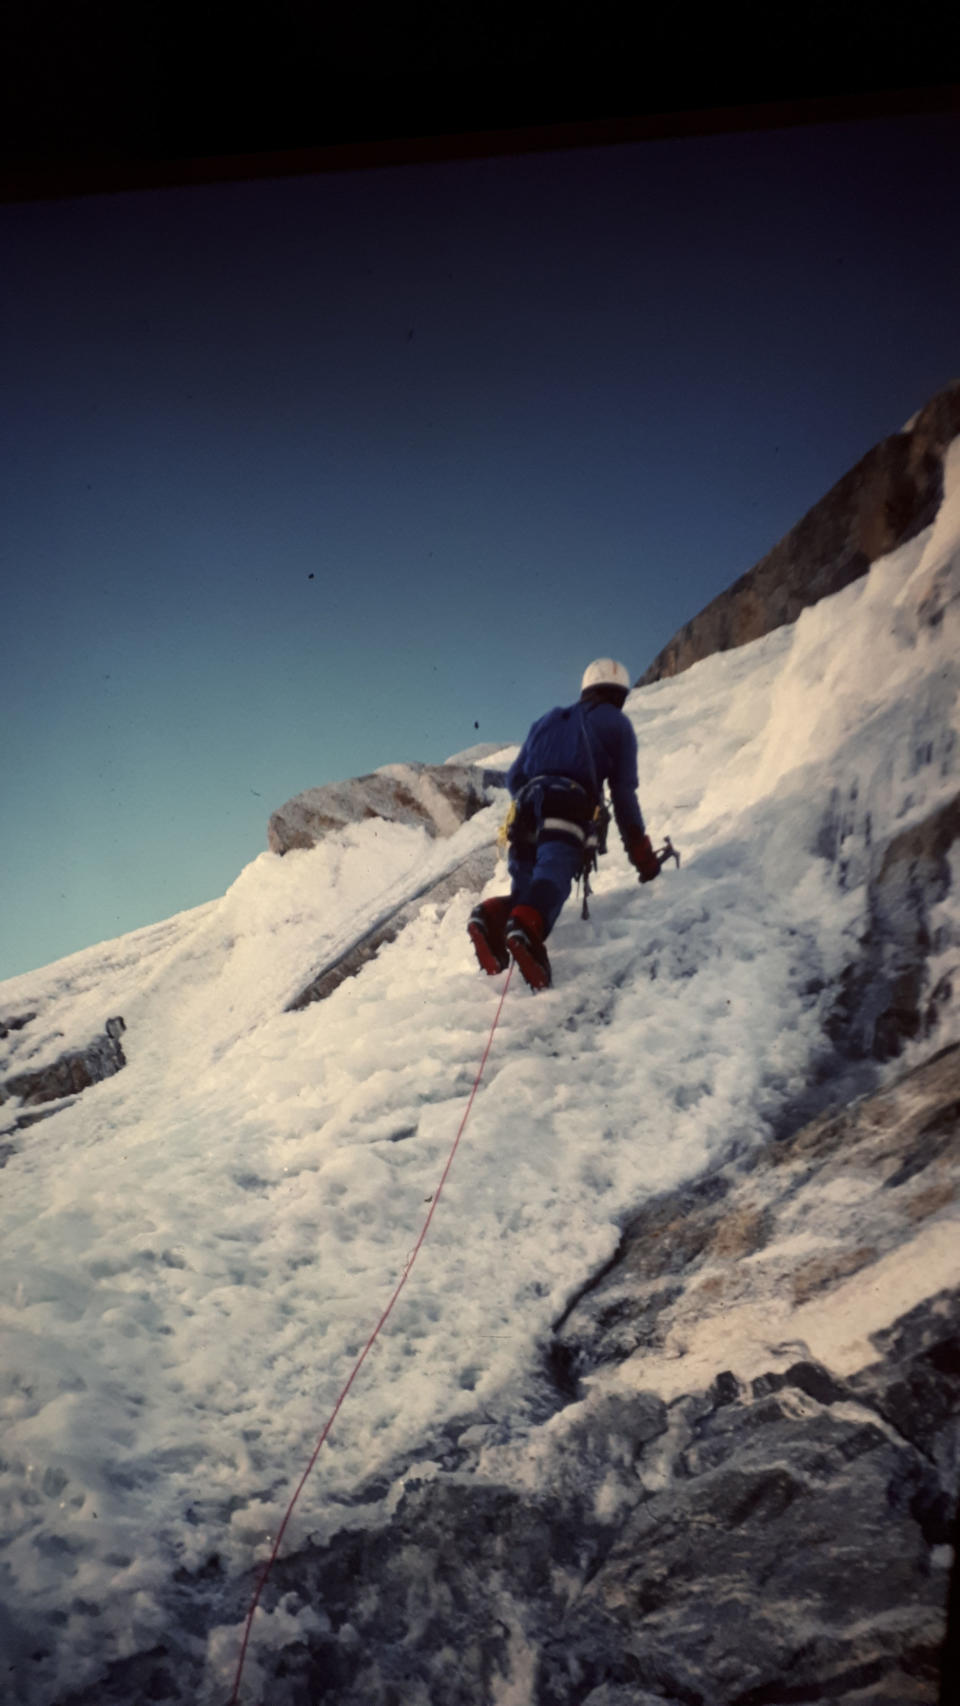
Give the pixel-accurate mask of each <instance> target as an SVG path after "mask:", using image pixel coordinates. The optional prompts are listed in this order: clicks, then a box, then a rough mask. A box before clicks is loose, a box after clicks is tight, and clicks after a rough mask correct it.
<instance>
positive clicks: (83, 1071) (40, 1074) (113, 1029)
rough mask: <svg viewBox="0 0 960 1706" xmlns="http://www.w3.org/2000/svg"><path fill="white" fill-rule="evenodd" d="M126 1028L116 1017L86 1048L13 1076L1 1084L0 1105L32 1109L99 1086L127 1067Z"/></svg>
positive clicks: (74, 1050) (109, 1021)
mask: <svg viewBox="0 0 960 1706" xmlns="http://www.w3.org/2000/svg"><path fill="white" fill-rule="evenodd" d="M24 1023H26V1021H24ZM9 1028H11V1029H12V1028H19V1027H13V1026H11V1027H9ZM126 1028H127V1027H126V1025H125V1024H124V1022H123V1019H122V1018H120V1017H119V1016H117V1017H116V1018H113V1019H108V1020H107V1024H106V1030H105V1031H104V1032H103V1034H102V1035H101V1036H99V1037H94V1039H93V1041H92V1042H90V1043H87V1045H86V1047H85V1048H82V1049H72V1050H70V1052H69V1053H67V1054H62V1055H60V1056H59V1058H58V1059H57V1060H54V1061H52V1062H50V1063H49V1064H48V1065H46V1066H38V1067H33V1068H30V1069H28V1070H27V1071H23V1072H17V1073H14V1074H13V1076H12V1077H10V1078H7V1079H5V1080H4V1082H3V1083H2V1084H0V1102H6V1101H9V1100H10V1099H11V1098H17V1099H19V1100H20V1101H21V1102H22V1104H23V1106H24V1107H27V1108H32V1107H36V1106H37V1104H38V1103H41V1102H55V1101H59V1100H60V1099H61V1098H62V1097H64V1096H70V1095H73V1094H76V1092H77V1091H80V1090H86V1089H88V1088H89V1086H90V1085H91V1084H99V1083H100V1082H101V1080H102V1079H104V1078H112V1077H113V1075H114V1073H116V1072H119V1071H120V1070H121V1068H122V1067H124V1066H126V1064H127V1059H126V1055H125V1054H124V1052H123V1045H122V1043H121V1042H120V1037H121V1035H122V1033H123V1032H124V1031H125V1030H126ZM24 1123H26V1122H24Z"/></svg>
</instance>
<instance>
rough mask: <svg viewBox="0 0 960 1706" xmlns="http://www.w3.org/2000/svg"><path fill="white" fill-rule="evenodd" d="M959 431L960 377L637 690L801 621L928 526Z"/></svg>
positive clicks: (862, 464)
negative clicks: (949, 450) (814, 606)
mask: <svg viewBox="0 0 960 1706" xmlns="http://www.w3.org/2000/svg"><path fill="white" fill-rule="evenodd" d="M958 433H960V382H957V383H955V384H953V385H950V386H948V387H947V389H946V390H944V391H941V392H939V393H938V395H937V396H936V397H934V398H932V399H931V401H930V402H929V403H928V404H927V405H926V407H925V408H923V409H921V410H920V412H919V414H917V415H916V416H915V417H914V419H913V420H912V421H911V422H910V423H909V425H908V426H907V427H905V428H904V430H903V431H902V432H898V433H894V434H893V435H892V436H891V437H890V438H885V439H883V440H882V442H881V443H880V444H877V445H875V446H874V448H873V449H872V450H870V451H868V452H867V454H866V456H864V457H862V458H861V460H860V461H859V462H858V463H857V464H856V466H855V467H854V468H852V469H851V470H850V472H849V473H847V474H845V475H844V476H843V478H842V479H841V480H838V482H837V484H836V485H835V486H833V487H832V488H831V490H830V491H829V492H828V493H827V494H826V496H825V497H823V498H821V499H820V502H819V503H817V504H815V505H814V506H813V508H812V509H811V510H809V511H808V512H807V514H806V515H805V516H804V517H803V518H802V520H800V521H798V522H797V524H796V526H795V527H792V528H791V529H790V532H789V533H788V534H787V535H786V537H785V538H784V539H782V540H781V541H780V543H779V544H778V545H775V546H774V548H773V550H772V551H769V552H768V553H767V555H766V556H765V557H762V558H761V560H760V562H759V563H757V564H755V565H754V567H753V568H752V569H749V570H748V571H747V573H746V574H744V575H741V577H740V579H739V580H737V581H735V582H734V583H733V585H732V586H731V587H729V588H728V589H727V591H726V592H723V593H721V594H720V595H719V597H717V598H715V599H713V600H712V601H711V603H710V604H708V605H707V606H706V608H705V609H704V610H702V611H701V612H700V614H699V615H698V616H695V617H694V618H693V619H692V621H690V622H687V623H686V624H685V626H684V627H683V628H681V629H680V631H679V632H678V633H677V634H675V635H674V637H673V639H672V640H670V642H669V643H668V644H667V645H666V646H665V647H664V649H663V651H662V652H660V653H659V655H658V656H657V657H656V658H654V660H653V662H652V663H651V664H650V666H649V668H648V669H647V670H646V671H645V672H644V674H643V675H642V676H641V677H640V680H639V681H638V683H637V686H640V687H645V686H647V685H648V684H649V683H650V682H653V681H659V680H661V678H662V677H664V676H668V675H679V674H680V673H681V671H682V670H685V669H689V668H690V665H691V664H694V663H698V662H699V661H700V659H701V658H705V657H710V656H711V655H712V654H713V653H714V652H724V651H729V650H730V649H731V648H732V647H734V646H743V645H746V644H747V642H748V641H750V640H756V639H759V638H760V636H761V635H762V634H768V633H769V632H770V631H771V629H773V628H779V627H782V626H783V624H784V623H787V622H795V621H796V619H797V617H798V616H799V614H800V612H801V610H804V609H805V608H806V607H807V606H808V605H810V604H816V603H817V602H818V601H819V600H820V599H821V598H826V597H827V596H828V595H829V594H830V593H834V592H839V591H840V590H841V589H842V588H843V587H845V586H848V585H849V584H850V582H851V581H854V580H857V579H858V578H859V577H860V576H861V575H865V574H866V573H867V570H868V569H869V568H870V565H871V563H874V562H876V560H877V558H878V557H882V556H885V555H886V554H887V553H888V552H890V551H893V550H896V548H897V547H898V546H899V545H902V544H904V543H905V542H906V540H908V539H912V538H913V537H914V535H915V534H917V533H920V532H922V530H923V529H924V528H925V527H928V526H929V525H930V523H931V522H932V521H933V518H934V516H935V515H936V512H937V509H938V508H939V505H940V502H941V499H942V496H943V461H944V455H945V453H946V449H947V446H948V445H949V443H950V441H951V440H952V439H953V438H955V437H956V436H957V434H958Z"/></svg>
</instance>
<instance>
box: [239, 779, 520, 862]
mask: <svg viewBox="0 0 960 1706" xmlns="http://www.w3.org/2000/svg"><path fill="white" fill-rule="evenodd" d="M503 786H504V777H503V774H502V772H501V771H498V770H485V769H482V768H481V767H479V766H477V765H473V764H390V765H387V766H386V767H385V768H384V769H383V770H377V771H374V772H373V773H372V774H371V775H369V776H358V777H356V778H355V779H354V780H352V781H349V782H330V783H328V784H327V785H326V786H324V787H322V788H308V789H307V790H306V792H305V793H303V794H297V795H296V796H295V798H294V799H292V800H288V801H287V803H286V805H283V806H281V807H280V808H279V810H278V811H275V812H274V813H273V816H272V817H271V819H270V823H269V826H268V830H267V843H268V846H269V847H270V850H271V852H273V853H287V852H289V851H290V849H291V848H294V847H315V846H316V844H317V842H318V841H322V840H323V838H324V836H326V835H330V834H331V833H332V832H333V831H335V830H338V829H343V828H345V827H346V825H347V824H350V823H359V822H361V821H362V820H363V819H364V818H371V817H380V818H385V819H386V820H387V821H388V822H390V823H403V824H410V825H412V826H413V827H415V828H423V829H426V830H427V832H428V834H430V835H440V836H444V835H452V834H453V833H454V831H455V830H457V829H459V827H460V825H461V824H462V823H466V822H467V820H468V819H469V818H471V817H473V816H474V814H475V813H476V812H478V811H480V810H482V808H483V807H484V806H487V805H489V804H490V802H491V799H492V796H493V791H494V790H495V789H497V788H502V787H503Z"/></svg>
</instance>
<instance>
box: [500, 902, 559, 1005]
mask: <svg viewBox="0 0 960 1706" xmlns="http://www.w3.org/2000/svg"><path fill="white" fill-rule="evenodd" d="M507 947H508V948H509V950H510V952H511V954H512V955H513V957H514V959H515V960H516V962H517V965H518V966H519V967H520V971H521V974H522V976H523V978H524V980H525V982H527V983H528V984H529V985H530V988H531V989H549V987H550V961H549V960H548V958H547V950H546V948H545V947H544V945H543V916H542V914H541V913H539V912H538V911H537V909H536V907H534V906H515V907H514V909H513V911H512V912H511V914H510V917H509V918H508V920H507Z"/></svg>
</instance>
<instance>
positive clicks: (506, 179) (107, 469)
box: [0, 115, 960, 977]
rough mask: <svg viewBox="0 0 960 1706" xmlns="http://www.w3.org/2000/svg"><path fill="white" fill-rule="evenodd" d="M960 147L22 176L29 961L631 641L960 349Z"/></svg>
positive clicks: (704, 143)
mask: <svg viewBox="0 0 960 1706" xmlns="http://www.w3.org/2000/svg"><path fill="white" fill-rule="evenodd" d="M958 169H960V120H958V119H957V118H956V117H951V116H945V115H940V116H923V117H912V118H903V119H884V120H871V121H855V122H850V123H844V124H833V125H823V126H815V127H809V128H797V129H792V130H781V131H766V132H756V133H743V134H739V135H738V134H734V135H724V136H717V137H704V138H692V139H683V140H676V141H673V140H671V141H657V142H650V143H637V144H629V145H621V146H617V147H612V148H590V149H586V148H585V149H579V150H577V149H572V150H568V151H563V152H558V153H544V154H531V155H524V156H516V157H507V158H496V159H490V160H472V161H458V162H450V163H442V162H440V163H436V164H430V165H421V166H413V167H398V168H381V169H376V170H371V171H366V172H352V173H342V174H325V175H317V176H315V177H306V178H290V179H276V180H272V181H268V180H261V181H254V182H250V183H242V184H231V185H211V186H208V187H198V188H192V189H173V190H163V191H153V192H144V193H141V194H121V195H113V196H105V195H103V196H91V197H81V198H77V199H74V200H66V199H65V200H61V201H50V202H44V203H36V204H32V205H13V206H8V207H5V208H3V209H0V245H2V250H3V255H4V262H3V267H2V269H0V336H2V340H3V349H2V359H3V375H4V381H3V387H2V397H0V430H2V447H3V456H2V466H0V483H2V514H3V518H4V525H3V536H2V543H0V550H2V559H0V575H2V605H0V608H2V610H3V613H4V631H5V639H4V644H3V648H2V653H0V656H2V666H3V699H2V703H3V722H4V735H5V738H4V740H3V743H2V753H0V788H2V800H3V811H2V825H0V864H2V867H3V875H4V881H3V892H4V906H3V909H2V913H3V916H2V919H0V977H6V976H10V975H13V974H14V973H16V972H19V971H23V970H28V969H30V968H32V967H34V966H38V965H41V964H45V963H46V962H48V961H50V960H53V959H56V958H58V957H60V956H61V955H63V954H66V953H70V952H72V951H73V950H74V949H76V948H80V947H84V946H86V945H88V944H90V943H93V942H96V941H100V940H103V939H104V938H107V937H110V936H114V935H118V934H120V933H122V932H124V931H127V930H130V929H133V928H136V927H137V926H139V925H142V924H147V923H151V922H153V921H155V920H156V919H159V918H164V917H167V916H169V915H170V914H172V913H175V912H178V911H181V910H183V909H184V908H186V907H189V906H193V905H196V904H198V903H200V902H202V901H205V900H209V899H213V898H215V897H216V896H217V895H219V894H221V893H222V892H223V891H224V889H225V888H226V887H227V886H228V885H229V883H230V882H231V881H232V880H233V878H234V877H235V876H236V875H237V874H238V873H239V871H240V870H241V868H242V867H243V865H244V864H246V863H247V862H248V861H249V860H250V859H251V858H253V857H255V856H256V854H257V853H258V852H259V851H261V850H262V849H263V848H264V847H265V845H266V823H267V818H268V816H269V813H270V812H271V811H272V810H273V809H274V808H275V807H276V806H279V805H280V804H282V803H283V801H284V800H286V799H288V798H289V797H290V796H291V795H292V794H294V793H297V792H299V791H300V790H302V789H304V788H307V787H312V786H315V785H317V784H319V783H322V782H325V781H330V780H334V779H337V778H340V777H345V776H350V775H356V774H359V773H361V772H363V771H366V770H370V769H373V768H374V767H376V766H377V765H380V764H385V763H388V762H391V761H394V760H398V759H408V758H418V759H425V760H430V761H436V760H442V759H443V758H445V757H447V756H448V755H449V754H451V753H452V752H455V751H457V750H460V749H462V748H464V747H467V746H470V745H472V744H473V743H475V742H477V741H487V740H489V741H497V742H500V741H509V740H514V739H520V738H522V736H523V734H524V732H525V730H526V727H527V725H528V724H529V722H530V721H531V720H532V719H533V718H534V717H535V716H537V715H539V714H540V713H541V712H542V711H543V710H544V709H546V708H547V707H548V706H549V705H551V704H554V703H556V702H557V701H558V700H562V699H565V698H567V697H568V696H569V697H573V696H575V693H576V690H577V685H578V682H579V676H580V673H581V671H582V668H583V666H584V664H585V663H587V662H588V661H589V660H590V659H591V658H592V657H594V656H596V655H598V654H600V653H609V652H612V653H614V654H615V655H618V656H620V657H622V658H623V660H624V661H625V662H626V663H627V665H628V667H629V668H630V670H631V673H632V674H634V675H638V674H639V673H640V672H641V671H642V669H643V668H644V667H645V665H646V664H647V663H648V662H649V661H650V659H651V658H652V657H653V656H654V654H655V653H656V652H657V651H658V650H659V648H660V647H661V646H662V645H663V644H664V643H665V641H666V640H667V639H669V638H670V636H671V634H672V633H673V632H674V631H675V630H676V628H677V627H679V626H680V624H681V623H682V622H684V621H686V620H687V619H688V618H689V617H690V616H692V615H693V614H695V612H696V611H697V610H699V609H700V608H701V607H702V606H703V605H704V604H705V603H706V602H707V601H708V600H709V599H710V598H712V597H713V596H714V595H715V594H716V593H717V592H719V591H721V590H722V589H723V588H724V587H725V586H727V585H729V584H730V582H731V581H732V580H734V579H735V578H736V577H737V576H738V575H740V574H742V573H743V572H744V570H746V569H747V568H749V567H750V566H751V564H752V563H754V562H755V561H756V560H757V559H758V558H759V557H760V556H761V555H762V554H763V553H764V552H765V551H766V550H768V549H769V548H770V547H771V546H772V545H773V544H775V543H776V541H777V540H778V539H779V538H780V537H782V535H783V534H784V533H785V532H786V531H787V529H788V528H789V527H790V526H792V524H793V523H794V522H795V521H796V520H798V519H799V517H800V516H801V515H802V514H803V513H804V511H805V510H806V509H807V508H809V507H810V505H811V504H812V503H814V502H815V501H816V500H817V499H818V498H819V497H820V496H821V495H822V493H823V492H824V491H826V490H827V489H828V487H829V486H830V485H831V484H832V483H833V482H834V481H835V480H836V479H838V478H839V477H840V476H841V475H842V474H843V473H845V472H846V470H847V469H848V468H849V467H850V466H851V465H852V464H853V463H854V462H855V461H856V460H857V459H858V458H859V457H860V456H861V455H863V454H864V453H865V451H867V450H868V449H869V448H870V446H871V445H872V444H874V443H875V442H876V441H877V440H878V439H880V438H882V437H884V436H885V435H886V434H888V433H890V432H893V431H896V430H897V429H898V428H899V427H901V426H902V425H903V424H904V422H905V421H906V419H907V418H908V417H909V416H910V415H911V414H912V413H913V412H914V411H915V410H916V409H917V408H918V407H919V406H920V405H921V404H922V403H923V402H924V401H926V399H927V398H928V397H929V396H930V395H931V394H932V393H933V392H935V391H937V390H938V389H940V388H941V387H942V386H943V385H944V384H946V383H948V382H949V381H950V380H951V379H954V378H956V377H958V376H960V315H958V312H957V306H956V279H957V277H958V276H960V229H958V224H957V221H956V218H955V206H956V200H955V198H956V183H957V181H958ZM640 798H641V803H642V800H643V789H642V755H641V788H640Z"/></svg>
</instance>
